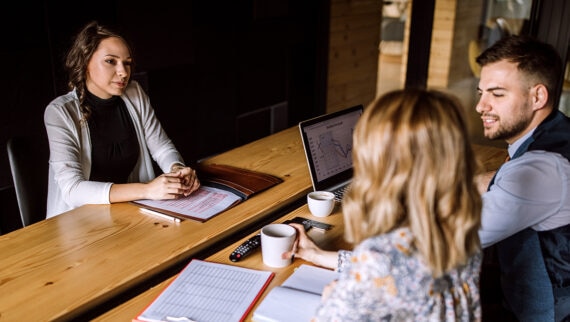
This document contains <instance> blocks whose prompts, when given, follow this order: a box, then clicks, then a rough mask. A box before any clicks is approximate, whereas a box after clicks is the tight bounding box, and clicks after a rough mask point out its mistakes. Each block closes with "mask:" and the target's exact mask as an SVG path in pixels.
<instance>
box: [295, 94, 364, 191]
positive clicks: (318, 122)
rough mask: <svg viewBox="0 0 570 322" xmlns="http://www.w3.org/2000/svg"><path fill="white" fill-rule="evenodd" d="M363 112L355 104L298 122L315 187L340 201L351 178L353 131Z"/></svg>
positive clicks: (361, 108) (360, 107)
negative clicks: (329, 193) (331, 194)
mask: <svg viewBox="0 0 570 322" xmlns="http://www.w3.org/2000/svg"><path fill="white" fill-rule="evenodd" d="M363 111H364V107H363V106H362V105H356V106H353V107H349V108H346V109H344V110H340V111H337V112H333V113H329V114H324V115H320V116H317V117H315V118H312V119H309V120H305V121H302V122H300V123H299V131H300V132H301V138H302V141H303V147H304V149H305V156H306V157H307V163H308V166H309V173H310V174H311V181H312V184H313V190H315V191H323V190H324V191H330V192H332V193H334V194H335V199H336V200H337V201H341V200H342V196H343V195H344V192H345V191H346V189H347V188H348V185H349V184H350V181H351V180H352V171H353V169H352V133H353V132H354V127H355V126H356V122H357V121H358V119H359V118H360V115H362V112H363Z"/></svg>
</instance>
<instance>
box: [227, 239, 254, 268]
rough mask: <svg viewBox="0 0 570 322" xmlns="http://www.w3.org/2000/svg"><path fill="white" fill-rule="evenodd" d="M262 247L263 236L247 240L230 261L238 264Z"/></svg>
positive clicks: (232, 254)
mask: <svg viewBox="0 0 570 322" xmlns="http://www.w3.org/2000/svg"><path fill="white" fill-rule="evenodd" d="M259 246H261V234H257V235H255V236H253V237H251V238H250V239H248V240H246V241H245V242H244V243H243V244H241V245H239V246H238V247H237V248H236V249H235V250H234V251H233V252H232V253H231V254H230V260H231V261H232V262H237V261H239V260H240V259H242V258H244V257H246V256H247V255H249V254H251V252H253V251H254V250H255V249H257V248H258V247H259Z"/></svg>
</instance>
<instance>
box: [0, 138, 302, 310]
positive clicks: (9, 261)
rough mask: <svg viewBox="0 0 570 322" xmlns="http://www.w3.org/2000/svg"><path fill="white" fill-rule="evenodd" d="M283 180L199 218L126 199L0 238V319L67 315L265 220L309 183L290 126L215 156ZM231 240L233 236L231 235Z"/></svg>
mask: <svg viewBox="0 0 570 322" xmlns="http://www.w3.org/2000/svg"><path fill="white" fill-rule="evenodd" d="M204 162H205V163H218V164H231V165H234V166H237V167H243V168H248V169H252V170H257V171H261V172H265V173H269V174H273V175H276V176H278V177H280V178H282V179H283V180H284V181H283V182H282V183H280V184H278V185H277V186H274V187H272V188H271V189H269V190H266V191H264V192H261V193H260V194H258V195H255V196H253V197H252V198H251V199H249V200H248V201H246V202H242V203H240V204H238V205H237V206H235V207H234V208H232V209H229V210H227V211H226V212H224V213H222V214H220V215H218V216H215V217H213V218H211V219H210V220H208V221H206V222H204V223H200V222H197V221H193V220H185V221H183V222H181V223H174V222H170V221H168V220H165V219H161V218H158V217H155V216H153V215H147V214H144V213H142V212H140V210H139V208H138V207H136V206H134V205H132V204H130V203H118V204H112V205H86V206H82V207H80V208H77V209H75V210H72V211H70V212H67V213H64V214H61V215H59V216H56V217H53V218H50V219H48V220H45V221H42V222H39V223H36V224H33V225H30V226H27V227H25V228H22V229H19V230H17V231H14V232H11V233H9V234H6V235H3V236H0V254H1V255H0V256H1V259H0V321H2V320H7V321H46V320H49V321H53V320H69V319H73V318H74V317H77V316H79V315H82V314H84V313H85V312H87V311H88V310H92V309H93V308H95V307H97V306H98V305H101V304H102V303H103V302H106V301H108V300H110V299H112V298H113V297H116V296H118V295H119V294H120V293H122V292H124V291H126V290H128V289H130V288H132V287H134V286H135V285H137V284H139V283H141V282H143V281H146V280H148V279H150V278H151V277H153V276H155V275H157V274H159V273H160V272H163V271H164V270H166V269H168V268H170V267H172V266H174V265H177V263H180V262H181V261H185V260H187V259H189V258H192V257H195V256H197V255H198V254H199V253H200V252H207V251H208V249H215V247H221V245H223V243H224V242H226V243H229V240H228V241H224V239H228V237H231V236H232V234H235V233H237V232H239V231H240V230H243V229H254V228H255V227H256V225H259V223H260V222H263V221H264V220H266V221H270V220H271V216H275V213H276V212H278V210H280V209H283V208H285V207H287V206H288V205H290V204H291V203H294V202H295V201H297V200H299V198H302V197H304V196H305V194H306V193H307V192H308V191H309V190H310V189H311V180H310V178H309V173H308V169H307V165H306V159H305V155H304V151H303V147H302V143H301V138H300V135H299V130H298V128H297V127H292V128H290V129H286V130H284V131H282V132H279V133H276V134H274V135H270V136H268V137H265V138H262V139H260V140H258V141H255V142H252V143H249V144H246V145H244V146H241V147H238V148H236V149H232V150H230V151H228V152H225V153H223V154H220V155H217V156H214V157H212V158H210V159H208V160H206V161H204ZM235 238H237V237H235Z"/></svg>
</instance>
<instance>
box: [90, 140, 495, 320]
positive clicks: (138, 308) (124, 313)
mask: <svg viewBox="0 0 570 322" xmlns="http://www.w3.org/2000/svg"><path fill="white" fill-rule="evenodd" d="M474 148H475V152H476V154H477V156H478V158H479V160H480V161H481V163H482V166H483V168H484V170H485V171H491V170H496V169H497V168H498V167H499V166H500V165H501V164H502V163H503V162H504V160H505V157H506V151H505V150H504V149H499V148H496V147H489V146H481V145H476V146H474ZM297 216H300V217H304V218H308V219H312V220H317V221H321V222H325V223H329V224H332V225H333V228H332V229H331V230H329V231H326V232H323V231H320V230H315V229H311V230H309V232H308V234H309V236H311V237H312V238H313V240H314V241H315V242H316V243H317V244H318V245H319V246H320V247H321V248H323V249H326V250H338V249H351V247H352V246H351V245H350V244H348V243H347V242H345V241H344V237H343V234H344V227H343V218H342V213H341V209H340V207H339V206H338V205H337V207H336V208H335V210H334V211H333V213H332V214H331V215H330V216H328V217H325V218H319V217H315V216H313V215H311V213H310V212H309V209H308V208H307V205H306V204H305V205H303V206H301V207H299V208H297V209H295V210H293V211H292V212H290V213H288V214H286V215H284V216H283V217H281V218H279V219H276V220H275V221H274V222H275V223H280V222H284V221H285V220H287V219H292V218H294V217H297ZM259 228H261V227H259ZM256 233H258V231H256V232H253V233H251V234H250V235H248V236H245V237H243V238H242V239H239V240H237V241H235V242H234V243H233V244H231V245H229V246H227V247H225V248H224V249H221V250H220V251H218V252H216V253H215V254H213V255H211V256H209V257H207V258H206V260H208V261H212V262H217V263H224V264H229V265H236V266H241V267H246V268H252V269H258V270H268V271H273V272H275V277H274V278H273V279H272V281H271V282H270V284H269V286H268V288H267V289H266V290H265V291H264V292H263V294H262V296H261V297H260V298H259V300H258V301H257V302H256V304H255V306H254V307H253V308H252V310H251V311H250V312H249V314H248V316H247V318H246V321H251V320H252V315H253V312H255V309H256V308H257V306H258V305H259V303H261V302H262V301H263V299H264V298H265V296H266V295H267V293H268V292H269V290H271V289H272V288H273V287H275V286H279V285H281V284H282V283H283V281H285V280H286V279H287V278H288V277H289V276H290V275H291V274H292V273H293V271H294V270H295V269H296V268H297V267H299V266H300V265H302V264H308V265H312V264H311V263H309V262H306V261H304V260H302V259H298V258H296V259H295V260H294V262H293V263H292V264H291V265H289V266H287V267H284V268H272V267H268V266H266V265H264V264H263V261H262V259H261V252H260V251H256V252H255V253H253V254H251V255H249V256H248V257H246V258H244V259H243V260H241V261H239V262H231V261H230V259H229V255H230V254H231V252H232V251H233V250H234V249H235V248H236V247H237V246H239V245H241V244H242V243H243V242H244V241H245V240H247V239H248V238H249V237H251V236H253V235H254V234H256ZM176 276H177V275H175V276H173V277H170V278H168V279H167V280H165V281H164V282H161V283H160V284H158V285H156V286H153V287H150V288H149V289H148V290H146V291H145V292H143V293H141V294H140V295H138V296H136V297H134V298H132V299H130V300H129V301H126V302H124V303H122V304H120V305H118V306H117V307H115V308H114V309H111V310H109V311H108V312H105V313H103V314H102V315H100V316H98V317H97V318H95V319H94V321H131V320H132V319H133V318H134V317H136V316H137V315H138V314H140V313H141V312H142V311H143V310H144V309H145V308H146V307H147V306H148V305H149V304H150V303H151V302H152V301H153V300H154V299H155V298H156V297H157V296H158V295H159V294H160V292H162V291H163V290H164V289H165V288H166V287H167V286H168V284H169V283H170V282H171V281H172V280H173V279H174V278H176Z"/></svg>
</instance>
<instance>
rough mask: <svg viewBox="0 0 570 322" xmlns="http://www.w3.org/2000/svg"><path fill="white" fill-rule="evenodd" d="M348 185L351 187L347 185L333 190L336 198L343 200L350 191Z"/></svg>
mask: <svg viewBox="0 0 570 322" xmlns="http://www.w3.org/2000/svg"><path fill="white" fill-rule="evenodd" d="M348 187H349V185H345V186H343V187H339V188H337V189H335V190H333V191H332V193H333V194H334V200H336V201H338V202H341V201H342V197H343V196H344V193H345V192H346V191H348Z"/></svg>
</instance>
